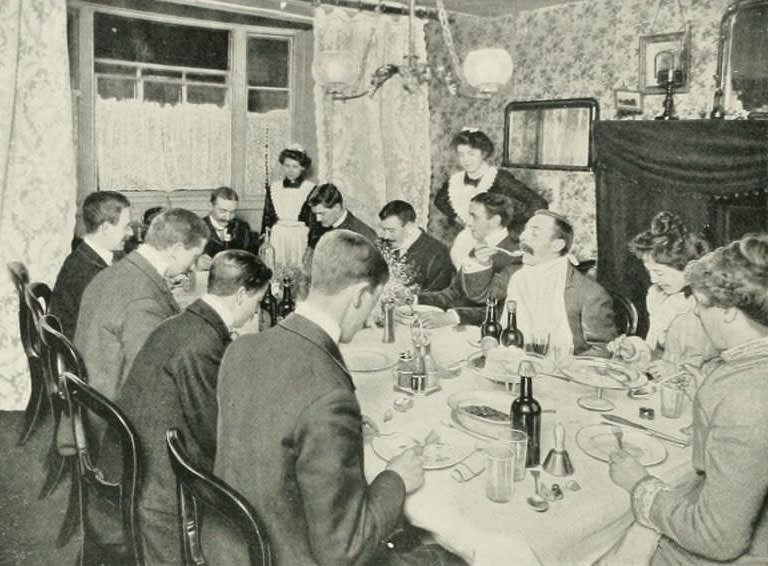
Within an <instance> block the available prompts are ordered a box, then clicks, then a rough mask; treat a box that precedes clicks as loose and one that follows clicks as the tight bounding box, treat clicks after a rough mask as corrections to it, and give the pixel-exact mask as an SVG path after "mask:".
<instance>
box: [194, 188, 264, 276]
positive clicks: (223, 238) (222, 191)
mask: <svg viewBox="0 0 768 566" xmlns="http://www.w3.org/2000/svg"><path fill="white" fill-rule="evenodd" d="M239 202H240V197H239V196H238V194H237V193H236V192H235V191H234V190H233V189H230V188H229V187H219V188H218V189H214V190H213V192H211V212H210V213H209V214H208V216H206V217H205V218H203V220H204V221H205V223H206V224H207V225H208V230H210V233H211V235H210V237H209V238H208V242H207V243H206V244H205V250H203V255H202V256H200V260H199V261H198V264H197V265H198V267H199V268H200V269H208V268H209V267H210V265H211V259H212V258H213V256H215V255H216V254H217V253H219V252H220V251H222V250H245V251H247V252H251V253H256V252H257V251H258V248H259V243H258V239H257V238H256V237H255V236H254V235H253V233H252V232H251V226H250V225H249V224H248V222H246V221H245V220H241V219H240V218H237V217H236V216H235V213H236V212H237V206H238V203H239Z"/></svg>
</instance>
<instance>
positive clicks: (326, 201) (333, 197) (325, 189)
mask: <svg viewBox="0 0 768 566" xmlns="http://www.w3.org/2000/svg"><path fill="white" fill-rule="evenodd" d="M307 202H308V203H309V206H324V207H325V208H332V207H334V206H336V205H337V204H338V205H341V206H344V197H343V196H342V195H341V191H340V190H339V189H338V187H337V186H336V185H334V184H333V183H325V184H323V185H318V186H316V187H315V188H314V189H312V192H311V193H309V196H308V197H307Z"/></svg>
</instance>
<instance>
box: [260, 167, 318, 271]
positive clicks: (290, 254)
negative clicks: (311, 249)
mask: <svg viewBox="0 0 768 566" xmlns="http://www.w3.org/2000/svg"><path fill="white" fill-rule="evenodd" d="M314 186H315V185H314V184H313V183H311V182H310V181H304V182H303V183H302V184H301V186H300V187H298V188H296V189H286V188H285V187H283V181H282V179H281V180H280V181H275V182H274V183H272V185H271V186H270V190H271V194H272V204H273V205H274V207H275V214H276V215H277V222H276V223H275V225H274V226H272V239H271V243H272V247H273V248H275V265H279V266H293V267H301V261H302V258H303V257H304V250H306V248H307V235H308V232H309V229H308V228H307V225H306V224H304V222H301V221H300V220H299V213H300V212H301V207H302V206H304V202H305V201H306V200H307V196H308V195H309V193H310V191H311V190H312V188H313V187H314Z"/></svg>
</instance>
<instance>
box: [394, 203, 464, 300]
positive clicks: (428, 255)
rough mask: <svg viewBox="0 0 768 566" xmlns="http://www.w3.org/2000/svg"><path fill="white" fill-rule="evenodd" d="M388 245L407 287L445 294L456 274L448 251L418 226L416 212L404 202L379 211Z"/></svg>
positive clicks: (424, 291)
mask: <svg viewBox="0 0 768 566" xmlns="http://www.w3.org/2000/svg"><path fill="white" fill-rule="evenodd" d="M379 218H380V219H381V233H382V235H383V239H384V242H385V246H386V247H387V248H389V250H390V253H391V254H392V256H393V257H395V258H397V259H398V260H399V261H401V262H402V264H403V267H404V269H403V270H404V271H406V272H407V273H405V276H407V277H408V279H409V281H408V282H406V283H407V284H412V285H417V286H418V288H419V291H420V292H422V293H428V292H431V291H441V290H442V289H445V288H446V287H448V285H450V283H451V279H452V278H453V275H454V273H455V271H454V269H453V264H452V263H451V256H450V254H449V253H448V248H446V247H445V245H443V243H442V242H438V241H437V240H436V239H435V238H433V237H432V236H430V235H429V234H427V233H426V232H425V231H424V230H422V229H421V228H419V227H418V226H417V225H416V211H415V210H413V207H412V206H411V205H410V204H409V203H407V202H405V201H403V200H393V201H390V202H388V203H387V204H385V205H384V208H382V209H381V211H380V212H379Z"/></svg>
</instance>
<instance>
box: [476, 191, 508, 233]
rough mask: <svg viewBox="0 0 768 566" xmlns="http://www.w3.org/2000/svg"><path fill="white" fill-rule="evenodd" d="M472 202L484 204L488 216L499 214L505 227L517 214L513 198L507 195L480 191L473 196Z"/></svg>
mask: <svg viewBox="0 0 768 566" xmlns="http://www.w3.org/2000/svg"><path fill="white" fill-rule="evenodd" d="M472 202H474V203H477V204H482V205H483V206H484V207H485V211H486V212H487V213H488V218H490V217H492V216H495V215H498V216H499V218H500V219H501V226H504V227H506V226H509V223H510V222H511V221H512V217H513V216H514V214H515V206H514V204H513V203H512V199H510V198H509V197H508V196H506V195H501V194H498V193H491V192H485V193H478V194H476V195H475V196H474V197H472Z"/></svg>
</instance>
